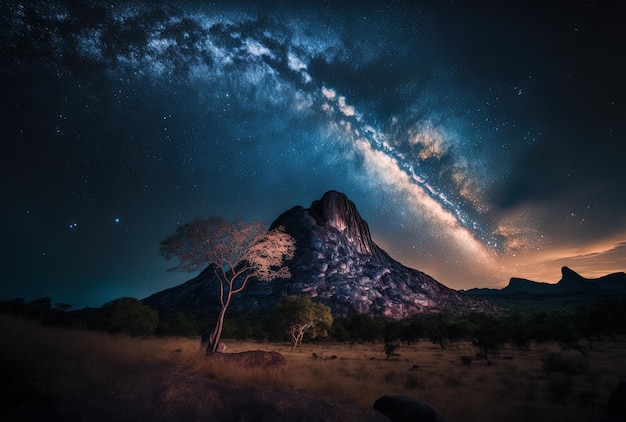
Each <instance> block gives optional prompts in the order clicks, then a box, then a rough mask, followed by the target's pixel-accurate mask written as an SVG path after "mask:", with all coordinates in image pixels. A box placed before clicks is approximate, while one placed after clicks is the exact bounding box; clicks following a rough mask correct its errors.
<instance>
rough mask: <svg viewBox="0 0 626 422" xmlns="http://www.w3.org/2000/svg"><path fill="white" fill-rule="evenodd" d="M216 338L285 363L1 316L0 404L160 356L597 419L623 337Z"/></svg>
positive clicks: (261, 377)
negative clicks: (579, 347) (529, 341)
mask: <svg viewBox="0 0 626 422" xmlns="http://www.w3.org/2000/svg"><path fill="white" fill-rule="evenodd" d="M225 342H226V343H227V344H228V352H239V351H245V350H266V351H278V352H280V353H281V354H283V355H284V356H285V357H286V358H287V359H288V361H289V365H290V366H289V370H288V371H287V373H286V374H284V375H268V374H267V373H265V372H263V371H262V370H258V371H255V370H253V371H250V370H242V369H239V368H233V367H228V366H224V365H211V364H210V363H209V362H206V360H205V359H204V355H203V351H202V350H201V349H200V345H199V342H198V340H194V339H186V338H146V339H141V338H132V337H127V336H111V335H107V334H103V333H96V332H88V331H81V330H69V329H63V328H56V327H46V326H42V325H40V324H38V323H36V322H33V321H27V320H23V319H19V318H13V317H10V316H0V392H1V393H2V394H1V395H0V405H6V404H7V403H12V402H16V401H17V402H19V401H20V400H22V401H24V400H26V401H28V400H30V401H32V402H39V401H42V400H46V399H48V398H49V397H55V396H59V395H66V394H72V388H73V387H74V386H75V384H74V383H73V382H72V379H74V378H75V377H80V378H88V379H95V380H97V379H99V378H102V377H104V376H108V375H110V374H112V373H116V372H115V371H118V372H120V370H122V371H123V368H125V367H129V366H135V365H149V364H161V363H166V364H172V365H177V366H181V367H183V368H186V369H188V370H190V371H193V372H195V373H197V374H199V375H201V376H205V377H209V378H212V379H216V380H220V381H224V382H228V383H233V384H239V385H254V386H258V387H262V388H269V389H280V390H295V391H301V392H306V393H308V394H310V395H314V396H319V397H324V398H332V399H333V400H339V401H345V402H349V403H354V404H358V405H361V406H364V407H368V408H369V407H371V406H372V404H373V403H374V401H375V400H376V399H377V398H379V397H380V396H382V395H385V394H402V395H407V396H410V397H413V398H416V399H418V400H422V401H424V402H426V403H428V404H430V405H431V406H433V407H434V408H435V409H437V410H438V411H439V412H440V413H441V414H442V415H443V416H444V418H445V419H446V420H447V421H472V420H482V421H500V420H507V421H526V420H535V421H542V420H551V421H559V420H563V421H565V420H568V421H570V420H600V419H601V418H602V417H603V416H604V412H605V409H606V401H607V400H608V397H609V395H610V392H611V390H612V389H613V388H614V387H615V386H616V385H617V383H618V381H619V380H620V379H623V378H626V341H624V340H620V341H607V342H598V343H597V344H596V345H595V349H594V350H592V351H591V352H590V353H589V356H588V357H587V358H583V357H582V355H581V354H580V353H579V352H576V351H573V350H561V349H560V348H559V347H558V346H557V345H555V344H549V345H533V346H532V347H531V350H530V351H525V352H521V351H518V350H516V349H512V348H510V349H509V348H505V349H504V350H502V351H501V352H500V353H499V355H497V356H496V357H494V358H493V359H492V361H493V363H492V364H491V365H486V364H485V361H484V360H481V359H477V358H474V357H473V356H475V353H476V350H475V348H474V347H473V346H471V344H469V343H463V342H462V343H458V344H456V345H454V346H453V347H450V348H448V349H446V350H441V349H440V348H439V346H436V345H433V344H432V343H430V342H429V341H422V342H420V343H418V344H416V345H412V346H411V347H406V346H404V345H402V346H401V347H400V349H399V350H397V351H396V353H397V355H394V356H392V357H391V358H390V359H386V358H385V353H384V345H383V344H380V343H378V344H355V345H350V344H324V343H323V344H315V345H312V344H305V345H304V346H303V348H302V349H301V350H298V351H293V350H292V349H291V345H289V344H286V343H285V344H281V343H255V342H243V341H228V340H226V341H225ZM313 353H316V354H317V359H313ZM332 356H335V358H331V357H332ZM468 356H471V357H472V359H471V364H466V362H467V357H468ZM464 362H465V363H464ZM574 369H575V370H574ZM121 373H123V372H121Z"/></svg>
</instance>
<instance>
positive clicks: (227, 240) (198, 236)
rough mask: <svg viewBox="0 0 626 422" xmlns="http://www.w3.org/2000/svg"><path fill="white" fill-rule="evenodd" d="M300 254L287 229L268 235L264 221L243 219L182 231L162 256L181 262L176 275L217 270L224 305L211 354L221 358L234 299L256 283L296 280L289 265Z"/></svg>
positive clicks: (201, 221) (196, 223)
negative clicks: (207, 268)
mask: <svg viewBox="0 0 626 422" xmlns="http://www.w3.org/2000/svg"><path fill="white" fill-rule="evenodd" d="M295 249H296V246H295V241H294V240H293V238H292V237H291V236H290V235H289V234H287V233H285V231H284V230H283V228H282V227H278V228H275V229H273V230H271V231H267V230H266V229H265V226H264V224H263V223H261V222H259V221H255V222H253V223H249V224H248V223H245V222H244V221H243V220H241V219H239V218H235V219H234V220H233V221H232V222H229V221H226V220H224V219H222V218H219V217H210V218H208V219H205V218H196V219H194V220H193V221H191V222H190V223H188V224H183V225H181V226H178V227H177V228H176V231H175V232H174V234H172V235H170V236H168V237H167V238H166V239H165V240H163V241H162V242H161V246H160V249H159V254H160V255H161V256H163V257H164V258H165V259H166V260H170V259H171V258H173V257H177V258H178V260H179V263H178V265H176V266H174V267H173V268H171V269H173V270H179V271H186V272H192V271H197V270H200V269H202V268H203V267H205V266H207V265H208V266H210V267H211V268H213V272H214V274H215V277H216V279H217V281H218V282H219V292H220V303H221V310H220V314H219V316H218V320H217V324H216V326H215V328H214V330H213V331H212V332H211V334H210V335H209V339H208V340H209V348H210V350H211V351H213V352H215V351H216V350H217V348H218V343H219V339H220V337H221V333H222V329H223V326H224V316H225V314H226V310H227V309H228V306H229V305H230V302H231V299H232V296H233V295H234V294H236V293H239V292H241V291H242V290H244V289H245V287H246V285H247V283H248V281H249V280H250V278H252V277H255V278H257V279H258V280H261V281H271V280H273V279H276V278H289V277H291V273H290V272H289V268H288V267H286V266H284V265H283V262H284V260H289V259H292V258H293V255H294V252H295Z"/></svg>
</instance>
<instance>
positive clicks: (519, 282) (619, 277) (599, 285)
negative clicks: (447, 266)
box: [466, 267, 626, 298]
mask: <svg viewBox="0 0 626 422" xmlns="http://www.w3.org/2000/svg"><path fill="white" fill-rule="evenodd" d="M466 293H468V294H471V295H474V296H479V297H481V296H501V297H504V296H512V295H518V296H519V295H528V296H554V297H559V296H561V297H572V296H574V297H576V296H578V297H588V298H601V297H611V296H616V295H617V296H621V295H626V273H624V272H618V273H613V274H608V275H605V276H603V277H599V278H585V277H583V276H581V275H580V274H578V273H577V272H576V271H574V270H572V269H570V268H568V267H563V268H561V279H560V280H559V281H558V282H557V283H544V282H537V281H531V280H527V279H524V278H516V277H513V278H511V279H510V281H509V285H508V286H506V287H504V288H503V289H470V290H467V291H466Z"/></svg>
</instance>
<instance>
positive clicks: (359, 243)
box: [144, 191, 496, 319]
mask: <svg viewBox="0 0 626 422" xmlns="http://www.w3.org/2000/svg"><path fill="white" fill-rule="evenodd" d="M278 226H282V227H284V228H285V231H287V232H288V233H289V234H290V235H291V236H293V237H294V239H295V240H296V252H295V256H294V258H293V259H292V260H291V261H289V262H287V263H286V265H287V266H288V267H289V268H290V271H291V274H292V277H291V278H290V279H286V280H275V281H273V282H271V283H263V282H258V281H255V280H252V281H251V282H250V283H249V284H248V287H247V288H246V290H244V291H243V292H241V293H239V294H238V295H237V300H235V301H234V302H233V304H232V305H231V307H230V309H229V312H232V313H235V312H237V313H241V312H250V311H252V312H259V311H261V312H264V311H268V310H272V309H274V307H275V306H276V303H277V302H278V301H279V300H280V299H281V298H282V297H283V296H285V295H290V294H296V295H306V296H310V297H312V298H314V299H315V300H317V301H320V302H322V303H324V304H325V305H328V306H330V307H331V308H332V311H333V315H335V316H340V317H345V316H349V315H353V314H369V315H371V316H377V317H383V318H391V319H401V318H406V317H410V316H414V315H419V314H428V313H435V312H440V311H448V312H452V313H468V312H474V311H477V312H494V311H496V308H495V306H494V305H492V304H491V303H489V302H486V301H483V300H481V299H478V298H475V297H472V296H470V295H466V294H463V293H460V292H457V291H455V290H452V289H449V288H447V287H446V286H444V285H443V284H441V283H439V282H437V281H436V280H435V279H433V278H432V277H430V276H429V275H427V274H425V273H423V272H421V271H418V270H415V269H412V268H408V267H405V266H404V265H402V264H400V263H399V262H397V261H395V260H394V259H393V258H391V257H390V256H389V255H388V254H387V253H386V252H385V251H384V250H382V249H381V248H380V247H379V246H378V245H376V243H374V241H373V240H372V238H371V235H370V231H369V227H368V225H367V223H366V222H365V221H364V220H363V219H362V218H361V216H360V215H359V213H358V211H357V209H356V206H355V205H354V203H352V202H351V201H350V200H349V199H348V198H347V197H346V196H345V195H344V194H342V193H339V192H334V191H331V192H327V193H326V194H324V196H323V197H322V199H320V200H319V201H314V202H313V203H312V204H311V206H310V208H306V209H305V208H303V207H301V206H297V207H294V208H292V209H290V210H288V211H286V212H285V213H283V214H282V215H281V216H280V217H278V219H276V221H274V223H272V225H271V227H270V228H274V227H278ZM217 285H218V283H217V281H216V280H215V279H214V275H213V272H212V271H206V270H205V271H204V272H203V273H201V274H200V275H199V276H198V277H196V278H194V279H192V280H190V281H188V282H186V283H184V284H182V285H180V286H177V287H173V288H171V289H168V290H164V291H161V292H159V293H156V294H154V295H152V296H150V297H148V298H146V299H144V302H145V303H147V304H148V305H150V306H152V307H153V308H155V309H156V310H158V311H159V312H161V311H165V312H167V311H174V310H179V311H181V312H183V313H185V314H193V315H195V316H205V315H206V314H207V313H209V314H216V313H217V309H219V303H218V301H217V298H218V297H219V295H218V294H217Z"/></svg>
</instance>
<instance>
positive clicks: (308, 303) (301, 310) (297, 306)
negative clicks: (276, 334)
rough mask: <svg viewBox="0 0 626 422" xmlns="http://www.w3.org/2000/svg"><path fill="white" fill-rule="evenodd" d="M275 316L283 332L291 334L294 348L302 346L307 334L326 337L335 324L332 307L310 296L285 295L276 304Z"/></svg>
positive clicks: (313, 336) (312, 336) (314, 336)
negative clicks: (317, 301)
mask: <svg viewBox="0 0 626 422" xmlns="http://www.w3.org/2000/svg"><path fill="white" fill-rule="evenodd" d="M274 316H275V318H276V321H277V322H278V324H279V326H282V327H281V328H282V329H283V332H284V331H287V332H288V333H289V335H290V336H291V344H293V348H294V349H296V348H298V347H301V346H302V339H303V338H304V335H305V334H309V335H310V336H311V338H316V337H326V336H328V331H329V330H330V328H331V327H332V325H333V315H332V312H331V309H330V308H329V307H328V306H326V305H324V304H322V303H316V302H313V301H312V300H311V298H310V297H308V296H285V297H284V298H282V300H281V301H280V302H279V303H278V305H277V306H276V311H275V314H274Z"/></svg>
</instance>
